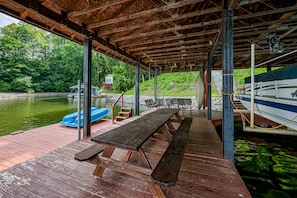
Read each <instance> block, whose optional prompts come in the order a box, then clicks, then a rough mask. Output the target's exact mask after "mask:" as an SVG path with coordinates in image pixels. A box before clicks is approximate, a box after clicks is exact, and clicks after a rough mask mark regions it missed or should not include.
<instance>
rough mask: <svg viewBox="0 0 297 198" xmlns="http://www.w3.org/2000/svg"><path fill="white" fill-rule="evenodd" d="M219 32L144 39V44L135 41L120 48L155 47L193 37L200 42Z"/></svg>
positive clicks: (211, 31) (213, 30)
mask: <svg viewBox="0 0 297 198" xmlns="http://www.w3.org/2000/svg"><path fill="white" fill-rule="evenodd" d="M218 31H219V30H218V29H212V30H208V31H200V32H196V33H189V34H180V35H177V36H169V37H166V38H158V39H144V40H143V42H141V41H138V42H136V43H133V41H132V42H130V43H129V44H123V45H120V46H121V47H122V48H124V49H125V48H128V47H136V46H143V45H153V44H156V43H161V42H172V41H174V40H183V39H189V38H192V37H196V38H195V39H197V41H198V42H199V41H200V40H201V39H199V38H198V37H202V36H210V35H212V34H216V33H217V32H218ZM204 40H205V41H208V40H212V38H211V37H208V38H204Z"/></svg>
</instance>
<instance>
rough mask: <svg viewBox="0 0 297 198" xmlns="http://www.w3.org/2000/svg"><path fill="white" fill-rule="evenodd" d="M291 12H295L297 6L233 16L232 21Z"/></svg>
mask: <svg viewBox="0 0 297 198" xmlns="http://www.w3.org/2000/svg"><path fill="white" fill-rule="evenodd" d="M292 11H297V6H296V5H294V6H289V7H284V8H278V9H275V10H266V11H261V12H256V13H251V14H245V15H239V16H234V17H233V20H234V21H236V20H243V19H249V18H256V17H261V16H265V15H272V14H279V13H285V12H292Z"/></svg>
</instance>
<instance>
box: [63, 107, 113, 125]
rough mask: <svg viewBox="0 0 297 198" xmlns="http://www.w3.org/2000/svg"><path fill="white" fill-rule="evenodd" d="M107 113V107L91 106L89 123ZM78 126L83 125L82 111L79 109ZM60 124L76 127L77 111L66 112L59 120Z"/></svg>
mask: <svg viewBox="0 0 297 198" xmlns="http://www.w3.org/2000/svg"><path fill="white" fill-rule="evenodd" d="M107 114H108V109H107V108H100V109H98V108H96V107H92V108H91V123H93V122H96V121H98V120H100V119H102V118H104V117H105V116H107ZM80 115H81V116H80V126H81V127H82V126H83V125H84V113H83V111H81V113H80ZM60 124H62V125H64V126H69V127H78V113H77V112H74V113H71V114H68V115H66V116H64V118H63V120H62V121H61V122H60Z"/></svg>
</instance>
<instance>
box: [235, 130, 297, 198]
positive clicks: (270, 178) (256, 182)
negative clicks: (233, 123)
mask: <svg viewBox="0 0 297 198" xmlns="http://www.w3.org/2000/svg"><path fill="white" fill-rule="evenodd" d="M237 138H238V139H237V140H236V141H235V165H236V167H237V169H238V171H239V173H240V175H241V177H242V178H243V180H244V182H245V184H246V185H247V187H248V189H249V191H250V192H251V194H252V196H253V197H255V198H279V197H280V198H287V197H292V198H293V197H297V152H296V151H297V148H296V143H297V142H296V141H297V138H296V137H290V136H276V135H260V134H254V135H253V136H251V135H240V136H238V137H237Z"/></svg>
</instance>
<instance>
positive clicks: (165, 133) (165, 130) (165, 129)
mask: <svg viewBox="0 0 297 198" xmlns="http://www.w3.org/2000/svg"><path fill="white" fill-rule="evenodd" d="M160 131H161V132H162V134H163V135H164V136H165V137H167V141H168V142H171V140H172V137H171V134H170V132H169V130H168V128H167V127H166V125H165V124H164V125H163V126H161V128H160Z"/></svg>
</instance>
